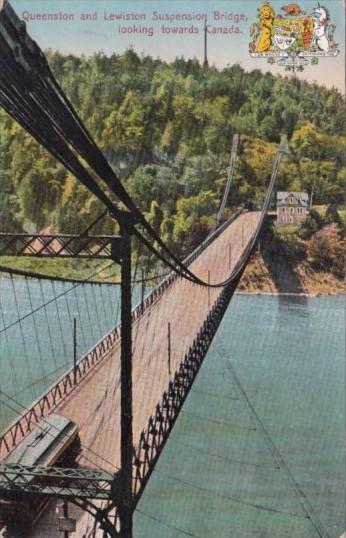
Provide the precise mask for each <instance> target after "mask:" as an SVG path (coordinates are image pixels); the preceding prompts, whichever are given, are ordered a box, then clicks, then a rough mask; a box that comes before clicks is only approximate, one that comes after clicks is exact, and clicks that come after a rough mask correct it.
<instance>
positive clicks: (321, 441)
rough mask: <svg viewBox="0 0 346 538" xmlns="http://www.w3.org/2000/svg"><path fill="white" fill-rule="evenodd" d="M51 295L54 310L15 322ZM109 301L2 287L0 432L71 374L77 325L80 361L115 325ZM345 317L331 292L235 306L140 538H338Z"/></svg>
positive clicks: (155, 488) (149, 496) (165, 456)
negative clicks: (22, 409)
mask: <svg viewBox="0 0 346 538" xmlns="http://www.w3.org/2000/svg"><path fill="white" fill-rule="evenodd" d="M41 286H42V287H41ZM68 290H70V291H68ZM14 292H15V294H14ZM57 294H61V298H60V299H59V301H58V303H57V305H58V308H56V305H55V303H50V304H48V305H47V306H46V307H45V308H41V309H39V310H37V312H36V314H35V316H28V317H27V318H25V319H24V320H23V322H22V323H21V324H18V323H16V319H18V317H24V316H26V315H27V314H28V313H29V312H30V310H32V309H35V308H39V307H40V305H41V304H42V300H43V298H44V302H49V300H50V299H51V298H52V297H53V296H56V295H57ZM66 298H68V301H66ZM118 298H119V297H118V289H117V288H115V287H109V288H106V287H101V286H97V287H94V286H83V287H82V286H77V287H75V288H74V287H73V285H71V284H62V283H61V284H60V283H56V284H54V286H53V285H52V284H51V283H50V282H46V283H42V284H41V285H40V284H38V283H34V282H32V283H31V284H30V285H29V289H28V285H27V283H26V282H25V281H20V280H18V281H13V282H12V281H11V280H9V279H0V302H1V304H0V306H1V311H2V313H3V314H4V316H2V314H1V317H0V361H1V363H0V364H1V366H0V372H1V377H0V390H1V391H2V393H1V401H2V404H1V413H0V421H1V427H4V426H5V425H6V424H7V423H8V422H9V421H10V420H12V419H13V418H14V416H15V411H18V410H20V406H19V405H18V402H19V403H20V404H22V405H23V406H25V405H28V404H29V403H30V402H31V401H32V400H33V399H34V398H36V397H37V396H38V395H40V394H41V392H42V391H43V390H44V388H46V387H47V386H49V384H50V383H52V381H53V380H54V379H55V378H56V377H57V376H58V375H59V374H61V373H62V372H63V371H64V370H65V369H66V367H67V365H71V357H72V349H73V339H72V323H71V322H72V319H73V317H76V318H77V337H78V338H77V343H78V351H79V353H82V352H84V351H86V350H87V349H88V347H90V345H91V343H92V342H95V341H96V340H97V339H99V338H100V336H101V335H102V334H103V333H104V332H106V331H107V330H109V329H110V328H111V327H112V325H113V324H114V320H115V319H116V318H117V317H118V316H119V309H118V306H117V305H118ZM137 298H138V293H137ZM14 299H16V300H14ZM135 301H136V299H135ZM67 305H68V306H67ZM17 306H18V308H17ZM344 312H345V299H344V297H341V296H335V297H316V298H306V297H298V296H291V297H283V296H278V297H274V296H252V295H251V296H246V295H237V296H235V297H234V298H233V299H232V303H231V306H230V308H229V309H228V312H227V313H226V315H225V317H224V320H223V322H222V325H221V327H220V329H219V331H218V333H217V335H216V337H215V339H214V342H213V344H212V347H211V348H210V351H209V353H208V355H207V357H206V359H205V361H204V364H203V366H202V368H201V370H200V373H199V374H198V377H197V379H196V381H195V383H194V386H193V388H192V390H191V392H190V395H189V397H188V399H187V401H186V403H185V405H184V408H183V410H182V412H181V414H180V416H179V418H178V420H177V422H176V425H175V427H174V429H173V432H172V434H171V437H170V439H169V441H168V443H167V445H166V447H165V449H164V451H163V453H162V455H161V458H160V460H159V462H158V464H157V467H156V470H155V471H154V473H153V475H152V477H151V479H150V481H149V484H148V486H147V488H146V491H145V494H144V496H143V498H142V499H141V501H140V503H139V505H138V510H137V512H136V514H135V537H136V538H156V537H163V536H164V537H165V538H179V537H181V536H184V535H185V536H194V537H199V538H230V537H237V538H252V537H254V538H255V537H256V538H276V537H277V538H284V537H287V538H310V537H311V538H313V537H315V536H323V537H325V538H327V537H330V538H339V536H340V535H341V534H342V532H343V531H344V530H345V522H344V519H345V452H344V436H345V359H344V356H345V350H344ZM47 318H48V319H52V318H54V319H55V325H54V327H50V328H49V329H48V325H47V323H46V321H47ZM11 324H13V325H12V326H11V327H10V328H8V329H7V330H5V331H4V326H5V327H7V326H8V325H11ZM63 334H64V337H63V336H62V335H63ZM33 357H34V360H33ZM12 397H14V400H11V399H10V398H12Z"/></svg>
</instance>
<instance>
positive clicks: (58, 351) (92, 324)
mask: <svg viewBox="0 0 346 538" xmlns="http://www.w3.org/2000/svg"><path fill="white" fill-rule="evenodd" d="M139 291H140V290H134V294H133V301H134V304H136V301H137V300H138V299H139ZM119 293H120V290H119V287H118V286H98V285H78V284H77V285H76V284H71V283H64V282H55V283H53V282H50V281H37V280H23V279H16V280H11V279H9V278H4V277H3V278H1V277H0V430H2V429H3V428H4V427H5V426H6V425H8V424H9V422H10V421H11V420H13V419H14V418H16V416H17V415H18V414H19V413H21V412H23V410H24V407H25V406H27V405H29V404H31V403H32V402H33V401H34V400H35V399H36V398H38V397H39V396H40V395H41V394H42V393H43V392H44V391H45V390H46V389H47V388H48V387H49V386H50V385H51V384H52V383H54V382H55V381H56V380H57V379H58V378H59V377H60V376H61V375H62V374H63V373H64V372H65V371H66V370H67V369H68V368H70V367H71V366H72V365H73V318H76V323H77V356H78V357H81V356H83V355H84V354H85V353H86V352H87V351H88V350H89V349H90V348H91V347H92V346H93V345H94V344H95V343H96V342H97V341H98V340H100V339H101V338H102V336H104V335H105V334H106V333H107V332H108V331H110V330H111V329H112V328H113V327H114V326H115V325H116V323H117V322H118V321H119V317H120V304H119V297H120V296H119ZM54 297H59V299H58V300H56V301H52V299H53V298H54ZM33 310H37V311H36V313H35V314H34V315H28V314H29V313H30V312H32V311H33ZM19 319H21V320H22V321H21V322H20V323H18V320H19ZM5 329H6V330H5ZM9 397H11V398H13V400H11V399H10V398H9Z"/></svg>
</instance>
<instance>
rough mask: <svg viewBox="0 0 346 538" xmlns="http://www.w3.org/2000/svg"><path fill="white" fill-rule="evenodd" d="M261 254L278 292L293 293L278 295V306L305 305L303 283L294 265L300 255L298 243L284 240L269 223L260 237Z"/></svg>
mask: <svg viewBox="0 0 346 538" xmlns="http://www.w3.org/2000/svg"><path fill="white" fill-rule="evenodd" d="M261 254H262V257H263V261H264V264H265V265H266V267H267V269H268V272H269V274H270V276H271V278H272V280H273V282H274V284H275V286H276V289H277V290H278V292H279V294H282V293H290V294H295V295H290V296H289V298H288V297H287V296H285V295H279V297H278V299H279V306H283V307H284V308H285V307H287V305H288V304H289V305H292V304H293V303H295V304H296V305H302V306H303V305H306V304H307V297H306V296H305V295H304V294H305V289H304V285H303V283H302V281H301V279H300V278H299V275H298V274H297V272H296V265H297V263H298V262H299V261H300V258H301V256H302V252H300V247H299V245H297V244H293V243H292V244H290V243H288V242H286V241H284V240H283V239H282V238H281V237H280V236H278V235H277V234H275V232H274V229H273V227H272V226H270V225H269V226H267V227H266V229H265V230H264V232H263V234H262V237H261ZM299 294H300V295H299Z"/></svg>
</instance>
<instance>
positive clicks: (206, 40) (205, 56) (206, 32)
mask: <svg viewBox="0 0 346 538" xmlns="http://www.w3.org/2000/svg"><path fill="white" fill-rule="evenodd" d="M208 67H209V62H208V28H207V21H205V23H204V61H203V69H208Z"/></svg>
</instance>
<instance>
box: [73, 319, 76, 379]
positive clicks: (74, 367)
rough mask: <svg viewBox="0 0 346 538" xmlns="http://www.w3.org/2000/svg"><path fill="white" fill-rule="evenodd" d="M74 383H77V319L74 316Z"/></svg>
mask: <svg viewBox="0 0 346 538" xmlns="http://www.w3.org/2000/svg"><path fill="white" fill-rule="evenodd" d="M73 383H74V385H76V384H77V320H76V318H73Z"/></svg>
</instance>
